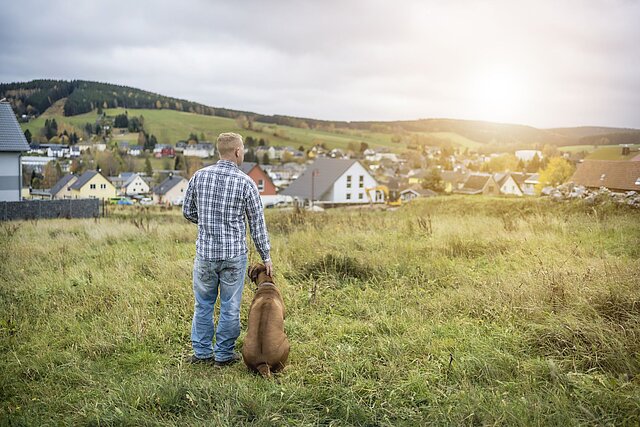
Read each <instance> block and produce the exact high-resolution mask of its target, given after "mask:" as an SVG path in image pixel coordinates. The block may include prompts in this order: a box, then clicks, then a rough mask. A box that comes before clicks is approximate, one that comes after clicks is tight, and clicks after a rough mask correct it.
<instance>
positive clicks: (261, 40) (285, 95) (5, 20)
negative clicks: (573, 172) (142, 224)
mask: <svg viewBox="0 0 640 427" xmlns="http://www.w3.org/2000/svg"><path fill="white" fill-rule="evenodd" d="M2 3H3V4H2V11H1V12H0V16H2V25H0V43H1V46H0V82H12V81H28V80H31V79H37V78H53V79H84V80H96V81H103V82H109V83H116V84H122V85H127V86H133V87H136V88H140V89H144V90H149V91H153V92H157V93H160V94H163V95H167V96H172V97H177V98H184V99H188V100H192V101H197V102H201V103H203V104H206V105H211V106H215V107H226V108H232V109H240V110H249V111H254V112H259V113H264V114H285V115H291V116H299V117H311V118H318V119H330V120H398V119H417V118H436V117H446V118H459V119H478V120H491V121H501V122H510V123H521V124H528V125H532V126H537V127H555V126H579V125H602V126H619V127H635V128H640V1H636V0H608V1H604V0H603V1H599V0H593V1H591V0H589V1H587V0H580V1H578V0H576V1H563V0H556V1H553V0H542V1H527V2H524V1H515V0H511V1H508V0H507V1H493V0H489V1H465V0H459V1H455V0H453V1H447V2H445V1H401V0H398V1H393V2H392V1H350V0H342V1H304V0H298V1H268V0H262V1H243V0H235V1H227V2H219V1H204V0H203V1H195V0H194V1H192V0H188V1H187V0H182V1H180V2H177V1H135V0H133V1H132V0H128V1H114V0H109V1H102V2H93V1H75V0H74V1H58V2H55V1H39V2H35V1H24V0H21V1H7V2H4V1H3V2H2Z"/></svg>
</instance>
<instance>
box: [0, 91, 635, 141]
mask: <svg viewBox="0 0 640 427" xmlns="http://www.w3.org/2000/svg"><path fill="white" fill-rule="evenodd" d="M0 98H7V99H8V100H9V101H10V102H11V103H12V105H13V107H14V110H15V111H16V114H17V115H18V116H19V117H20V116H22V115H23V114H27V115H33V116H38V115H40V114H42V113H43V112H44V111H45V110H47V109H48V108H49V107H50V106H51V105H53V104H54V103H55V102H56V101H58V100H61V99H63V98H66V100H65V101H64V107H63V114H64V115H65V116H76V115H78V114H83V113H88V112H90V111H93V110H96V109H98V110H102V109H107V108H125V109H152V110H153V109H155V110H176V111H185V112H191V113H195V114H201V115H207V116H218V117H225V118H233V119H237V118H242V119H243V120H244V118H246V120H247V121H250V122H261V123H267V124H275V125H281V126H290V127H294V128H300V129H319V130H324V131H329V132H332V131H334V130H339V129H343V130H360V131H369V132H375V133H385V134H396V135H402V134H406V133H412V134H417V135H422V136H423V137H424V138H425V139H426V140H433V141H425V142H435V143H437V142H438V141H437V138H438V137H437V135H438V134H442V133H448V134H457V135H459V136H461V137H462V138H463V139H465V138H466V139H467V140H471V141H475V142H476V143H479V144H482V145H490V146H494V147H496V148H507V147H509V148H518V147H519V148H524V147H533V146H542V145H544V144H551V145H558V146H561V145H582V144H584V145H616V144H637V143H640V130H637V129H618V128H599V127H577V128H557V129H538V128H535V127H532V126H525V125H515V124H506V123H491V122H482V121H473V120H454V119H419V120H406V121H388V122H381V121H354V122H347V121H329V120H316V119H309V118H300V117H292V116H283V115H264V114H259V113H254V112H249V111H239V110H230V109H227V108H220V107H211V106H207V105H203V104H199V103H196V102H191V101H187V100H183V99H178V98H172V97H168V96H164V95H160V94H157V93H153V92H148V91H144V90H140V89H136V88H132V87H128V86H120V85H114V84H109V83H99V82H91V81H85V80H72V81H64V80H32V81H30V82H20V83H4V84H0ZM243 116H244V117H243ZM434 145H437V144H434Z"/></svg>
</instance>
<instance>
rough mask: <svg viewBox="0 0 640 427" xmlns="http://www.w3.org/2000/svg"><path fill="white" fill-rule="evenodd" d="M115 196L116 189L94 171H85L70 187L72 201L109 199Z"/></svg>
mask: <svg viewBox="0 0 640 427" xmlns="http://www.w3.org/2000/svg"><path fill="white" fill-rule="evenodd" d="M116 195H117V194H116V187H114V186H113V184H111V182H110V181H109V180H108V179H107V178H105V177H104V176H103V175H102V174H101V173H99V172H98V171H95V170H90V171H86V172H85V173H83V174H82V175H80V177H79V178H78V179H77V180H76V181H75V182H74V183H73V184H72V185H71V197H72V198H74V199H109V198H111V197H116Z"/></svg>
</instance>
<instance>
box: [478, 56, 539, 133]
mask: <svg viewBox="0 0 640 427" xmlns="http://www.w3.org/2000/svg"><path fill="white" fill-rule="evenodd" d="M525 90H526V85H525V83H524V78H523V75H522V74H521V73H518V72H516V71H515V70H513V69H510V68H508V67H504V66H495V67H492V68H488V69H485V70H484V71H482V72H480V73H479V74H477V75H476V77H475V81H474V82H473V86H472V88H471V91H470V94H471V100H472V105H473V106H474V116H476V117H478V118H480V119H483V120H492V121H504V122H507V121H515V120H517V119H516V117H517V116H518V114H519V113H520V112H521V110H522V109H523V107H525Z"/></svg>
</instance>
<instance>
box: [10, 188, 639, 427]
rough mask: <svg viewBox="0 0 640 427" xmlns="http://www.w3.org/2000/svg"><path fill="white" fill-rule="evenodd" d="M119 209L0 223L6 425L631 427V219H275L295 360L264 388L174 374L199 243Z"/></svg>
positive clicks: (634, 364) (483, 215) (591, 215)
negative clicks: (93, 216) (97, 215)
mask: <svg viewBox="0 0 640 427" xmlns="http://www.w3.org/2000/svg"><path fill="white" fill-rule="evenodd" d="M125 208H126V207H122V208H117V209H116V210H115V211H113V212H111V213H110V216H109V217H108V218H101V219H98V220H51V221H37V222H36V221H30V222H15V223H2V224H0V266H1V267H0V312H2V320H1V322H2V323H1V324H0V351H1V358H0V360H1V362H0V364H1V365H0V369H1V370H2V376H1V377H0V393H1V395H2V398H1V402H2V403H0V425H65V424H66V425H136V426H138V425H203V426H204V425H244V424H251V425H388V426H396V425H407V426H416V425H429V424H435V425H508V426H517V425H523V426H529V425H564V426H574V425H585V424H586V425H637V422H638V419H640V375H639V374H640V339H639V336H640V274H639V273H640V271H639V269H640V267H639V258H640V212H638V211H637V210H630V209H627V208H625V207H622V206H610V205H597V206H586V205H582V204H579V203H558V204H554V203H553V202H550V201H547V200H545V199H511V198H474V197H466V198H465V197H457V196H456V197H441V198H434V199H430V200H426V201H420V202H416V203H414V204H410V205H405V206H402V207H401V208H400V209H398V210H396V211H391V210H389V211H383V210H376V211H372V210H368V209H353V210H343V209H336V210H329V211H326V212H324V213H315V214H311V213H305V212H301V213H296V212H293V211H291V212H285V211H275V210H267V212H266V214H267V224H268V228H269V230H270V233H271V240H272V247H273V249H272V257H273V259H274V264H275V269H276V282H277V284H278V285H279V287H280V289H281V291H282V293H283V294H284V299H285V304H286V306H287V320H286V332H287V334H288V336H289V340H290V341H291V347H292V352H291V355H290V364H289V366H288V367H287V369H286V370H285V371H284V373H282V374H281V375H279V377H278V378H277V379H275V380H273V381H266V380H263V379H262V378H260V377H257V376H255V375H253V374H250V373H249V372H248V371H247V370H246V368H245V367H244V365H242V364H238V365H235V366H233V367H230V368H226V369H224V370H218V369H215V368H213V367H208V366H192V365H189V364H187V363H186V362H185V361H184V359H185V357H187V356H188V355H189V354H190V342H189V332H190V322H191V316H192V314H193V299H192V298H193V297H192V291H191V278H190V276H191V266H192V260H193V256H194V251H195V249H194V239H195V234H196V228H195V226H193V225H192V224H190V223H187V222H186V221H185V220H184V219H182V217H181V215H180V212H179V211H178V210H162V209H159V208H157V209H155V208H154V209H150V210H146V211H144V210H139V211H138V210H130V209H125ZM250 258H251V259H252V260H254V261H255V260H256V254H255V251H253V250H251V252H250ZM252 294H253V292H252V290H251V289H250V286H249V285H247V286H246V288H245V294H244V297H243V298H244V299H243V308H242V313H241V319H242V321H243V324H245V322H246V319H247V310H248V307H249V303H250V300H251V298H252ZM243 334H244V328H243ZM243 334H242V335H241V336H240V340H239V345H240V346H241V345H242V339H243V336H244V335H243Z"/></svg>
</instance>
